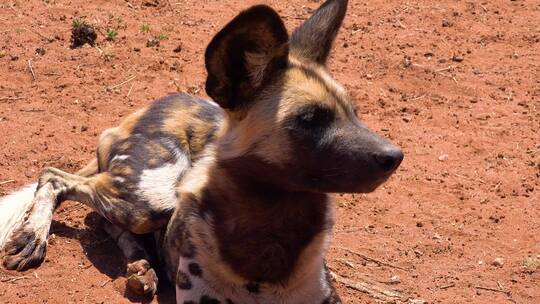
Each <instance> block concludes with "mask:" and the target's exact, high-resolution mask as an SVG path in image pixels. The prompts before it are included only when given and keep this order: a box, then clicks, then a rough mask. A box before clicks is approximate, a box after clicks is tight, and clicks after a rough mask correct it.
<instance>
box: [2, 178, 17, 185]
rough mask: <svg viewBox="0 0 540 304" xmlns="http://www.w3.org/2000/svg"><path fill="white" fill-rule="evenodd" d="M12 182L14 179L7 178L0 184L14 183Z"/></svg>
mask: <svg viewBox="0 0 540 304" xmlns="http://www.w3.org/2000/svg"><path fill="white" fill-rule="evenodd" d="M14 182H15V180H14V179H8V180H6V181H3V182H0V186H2V185H5V184H9V183H14Z"/></svg>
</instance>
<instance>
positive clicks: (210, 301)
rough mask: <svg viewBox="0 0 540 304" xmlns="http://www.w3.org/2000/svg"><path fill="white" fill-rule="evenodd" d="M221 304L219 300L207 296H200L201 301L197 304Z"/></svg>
mask: <svg viewBox="0 0 540 304" xmlns="http://www.w3.org/2000/svg"><path fill="white" fill-rule="evenodd" d="M220 303H221V302H220V301H219V300H216V299H214V298H212V297H209V296H202V297H201V301H200V302H199V304H220Z"/></svg>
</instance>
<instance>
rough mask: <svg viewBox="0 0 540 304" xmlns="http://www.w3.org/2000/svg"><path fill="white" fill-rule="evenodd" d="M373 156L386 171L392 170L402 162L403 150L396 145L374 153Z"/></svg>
mask: <svg viewBox="0 0 540 304" xmlns="http://www.w3.org/2000/svg"><path fill="white" fill-rule="evenodd" d="M373 157H374V158H375V161H376V162H377V164H378V165H379V166H380V168H381V169H382V170H383V171H384V172H392V171H394V170H395V169H397V167H399V165H400V164H401V161H402V160H403V151H401V149H399V148H396V147H392V148H385V149H384V150H382V151H380V152H376V153H374V154H373Z"/></svg>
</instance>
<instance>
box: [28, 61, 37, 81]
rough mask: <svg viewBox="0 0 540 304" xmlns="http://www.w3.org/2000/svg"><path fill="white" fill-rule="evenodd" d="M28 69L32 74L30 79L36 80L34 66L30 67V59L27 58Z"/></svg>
mask: <svg viewBox="0 0 540 304" xmlns="http://www.w3.org/2000/svg"><path fill="white" fill-rule="evenodd" d="M28 69H29V70H30V73H31V74H32V79H33V80H34V81H36V73H34V68H33V67H32V59H28Z"/></svg>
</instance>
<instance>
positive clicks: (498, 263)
mask: <svg viewBox="0 0 540 304" xmlns="http://www.w3.org/2000/svg"><path fill="white" fill-rule="evenodd" d="M491 265H493V266H495V267H502V266H503V265H504V259H503V258H495V259H494V260H493V262H491Z"/></svg>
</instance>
